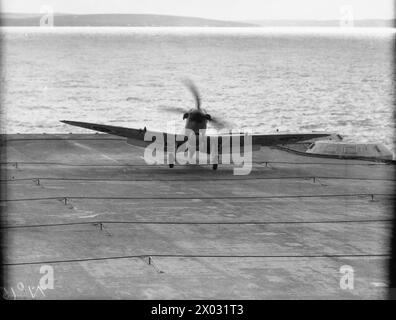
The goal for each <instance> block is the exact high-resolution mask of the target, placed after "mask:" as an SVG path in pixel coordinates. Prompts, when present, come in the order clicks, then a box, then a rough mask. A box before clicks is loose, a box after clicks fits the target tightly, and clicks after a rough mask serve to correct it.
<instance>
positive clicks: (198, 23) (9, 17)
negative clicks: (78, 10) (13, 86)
mask: <svg viewBox="0 0 396 320" xmlns="http://www.w3.org/2000/svg"><path fill="white" fill-rule="evenodd" d="M42 16H43V14H23V13H21V14H16V13H3V14H1V18H0V25H1V26H39V25H40V19H41V17H42ZM54 25H55V26H65V27H88V26H92V27H255V26H257V25H256V24H254V23H248V22H235V21H222V20H212V19H204V18H195V17H180V16H168V15H153V14H55V15H54Z"/></svg>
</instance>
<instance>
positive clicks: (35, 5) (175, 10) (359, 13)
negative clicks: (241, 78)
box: [0, 0, 394, 20]
mask: <svg viewBox="0 0 396 320" xmlns="http://www.w3.org/2000/svg"><path fill="white" fill-rule="evenodd" d="M0 1H1V11H2V12H24V13H39V12H40V8H41V7H42V6H43V5H49V6H51V7H52V8H53V9H54V11H55V12H62V13H152V14H169V15H181V16H195V17H203V18H212V19H223V20H250V19H316V20H325V19H339V18H340V8H341V6H343V5H350V6H352V8H353V15H354V18H355V19H370V18H371V19H373V18H382V19H390V18H393V17H394V0H0Z"/></svg>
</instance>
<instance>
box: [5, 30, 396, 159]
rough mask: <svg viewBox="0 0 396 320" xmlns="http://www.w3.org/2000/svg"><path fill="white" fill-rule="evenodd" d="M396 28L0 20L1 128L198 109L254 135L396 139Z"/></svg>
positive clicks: (153, 125)
mask: <svg viewBox="0 0 396 320" xmlns="http://www.w3.org/2000/svg"><path fill="white" fill-rule="evenodd" d="M394 36H395V29H332V28H313V29H312V28H297V29H291V28H281V29H276V28H243V29H242V28H241V29H239V28H215V29H213V28H59V27H57V28H53V29H47V28H1V41H2V55H3V60H2V92H1V105H2V113H3V116H4V115H5V117H2V121H3V122H2V129H3V132H4V131H5V132H7V133H16V132H20V133H41V132H46V133H55V132H56V133H61V132H76V133H77V132H87V131H85V130H83V129H79V128H74V127H70V126H67V125H64V124H62V123H60V122H59V121H58V120H61V119H68V120H80V121H89V122H98V123H107V124H111V125H119V126H125V127H135V128H141V127H143V126H147V127H148V128H150V129H158V130H165V129H166V121H169V120H175V121H176V124H177V127H178V128H180V129H181V128H182V127H183V121H182V115H178V114H172V113H169V112H167V111H164V106H175V107H183V108H186V109H188V108H190V107H193V106H194V102H193V99H192V97H191V95H190V93H189V92H188V91H187V90H186V89H185V87H184V86H183V85H182V83H181V80H182V79H184V78H186V77H188V78H191V79H192V80H194V82H195V83H196V84H197V86H198V87H199V89H200V92H201V95H202V99H203V106H204V108H206V109H207V111H209V112H210V113H211V114H212V115H215V116H218V117H220V118H224V119H225V120H227V121H228V122H231V123H233V125H234V126H235V127H237V128H251V129H252V130H253V131H254V132H261V133H272V132H275V131H276V130H277V129H279V130H280V131H294V132H295V131H299V132H310V131H313V130H329V131H334V132H338V133H340V134H342V135H344V136H346V138H347V139H348V140H354V141H357V142H382V143H384V144H385V145H386V146H387V147H388V148H390V149H391V150H392V151H395V148H394V146H393V145H394V140H395V139H394V132H393V129H394V122H393V99H394V91H393V86H394V83H393V74H392V72H393V70H394V69H393V68H392V54H393V51H392V50H393V47H392V45H393V39H394Z"/></svg>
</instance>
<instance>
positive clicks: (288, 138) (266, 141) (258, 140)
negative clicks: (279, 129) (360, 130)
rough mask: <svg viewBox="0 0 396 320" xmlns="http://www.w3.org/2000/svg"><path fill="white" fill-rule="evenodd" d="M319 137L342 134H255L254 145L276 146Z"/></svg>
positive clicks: (334, 137) (332, 136)
mask: <svg viewBox="0 0 396 320" xmlns="http://www.w3.org/2000/svg"><path fill="white" fill-rule="evenodd" d="M318 138H332V140H341V139H342V137H341V136H340V135H338V134H335V133H331V132H315V133H275V134H253V135H252V145H259V146H274V145H282V144H292V143H297V142H302V141H307V140H312V139H318Z"/></svg>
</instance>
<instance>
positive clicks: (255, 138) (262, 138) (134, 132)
mask: <svg viewBox="0 0 396 320" xmlns="http://www.w3.org/2000/svg"><path fill="white" fill-rule="evenodd" d="M61 122H63V123H66V124H69V125H72V126H77V127H82V128H86V129H90V130H95V131H100V132H105V133H108V134H112V135H116V136H121V137H125V138H127V143H129V144H131V145H135V146H141V147H146V146H147V145H149V144H150V143H152V141H144V136H145V133H146V130H145V129H132V128H124V127H117V126H110V125H104V124H96V123H88V122H79V121H67V120H62V121H61ZM151 133H153V134H163V136H164V142H165V143H166V141H167V138H171V139H175V137H177V140H176V141H177V142H176V147H178V146H179V145H180V144H182V143H183V142H184V141H186V139H187V136H185V135H184V134H179V135H175V134H169V133H163V132H154V131H151ZM169 135H170V136H171V137H169ZM233 137H235V135H218V138H219V147H220V146H221V145H222V143H223V140H226V139H227V140H228V142H230V143H232V142H231V141H232V139H233ZM325 137H328V138H330V137H331V138H332V139H333V140H341V136H339V135H337V134H334V133H329V132H315V133H276V134H253V135H252V145H253V147H254V148H253V149H257V148H259V147H261V146H274V145H282V144H291V143H297V142H301V141H306V140H311V139H318V138H325ZM209 138H210V136H207V139H208V146H210V141H209ZM243 140H244V138H243V135H241V136H240V141H241V143H243ZM173 141H174V140H173ZM209 149H210V147H209V148H208V150H207V151H208V152H209Z"/></svg>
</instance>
